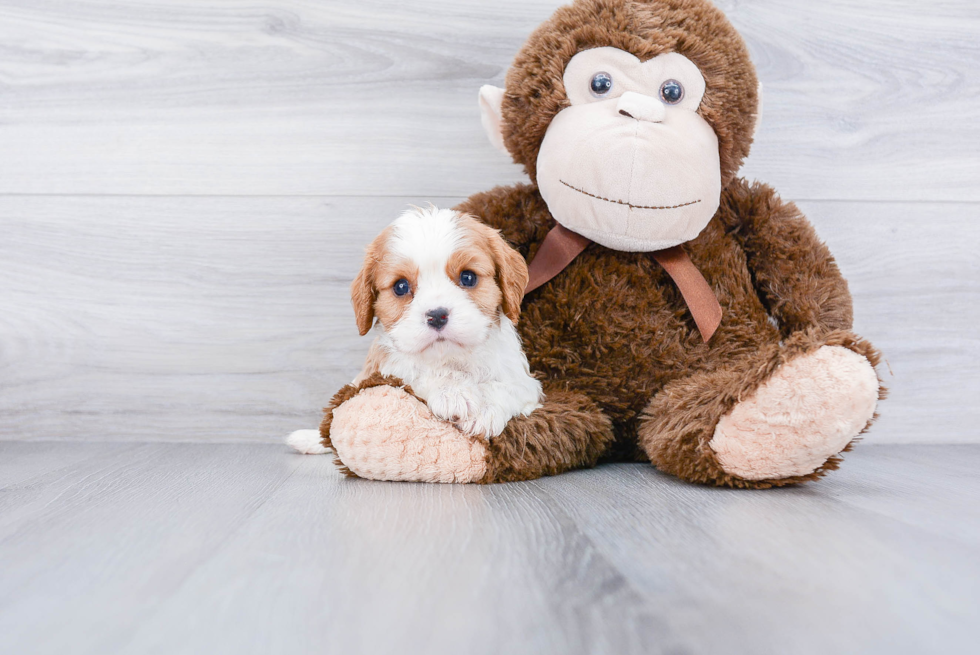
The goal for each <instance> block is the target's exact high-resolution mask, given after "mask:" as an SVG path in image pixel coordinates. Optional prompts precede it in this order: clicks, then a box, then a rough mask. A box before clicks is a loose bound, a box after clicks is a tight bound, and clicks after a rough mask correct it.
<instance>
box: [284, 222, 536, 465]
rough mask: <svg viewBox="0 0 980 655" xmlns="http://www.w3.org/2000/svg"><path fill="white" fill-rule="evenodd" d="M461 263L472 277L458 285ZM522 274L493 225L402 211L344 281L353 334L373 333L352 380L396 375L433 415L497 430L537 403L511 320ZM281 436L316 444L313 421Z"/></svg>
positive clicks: (464, 427)
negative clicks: (347, 282) (354, 327)
mask: <svg viewBox="0 0 980 655" xmlns="http://www.w3.org/2000/svg"><path fill="white" fill-rule="evenodd" d="M464 272H465V273H468V274H475V276H476V281H475V284H473V285H472V286H466V285H464V283H463V280H462V277H463V275H464ZM466 280H467V281H469V282H471V283H472V281H473V279H472V277H471V275H467V277H466ZM400 281H404V282H407V288H408V289H409V291H408V292H407V293H403V295H399V294H398V293H396V285H397V284H398V283H399V282H400ZM527 281H528V272H527V265H526V264H525V262H524V258H523V257H522V256H521V255H520V254H519V253H517V252H516V251H515V250H513V249H512V248H511V247H510V246H509V245H507V243H506V242H505V241H504V240H503V238H502V237H501V236H500V234H499V233H498V232H497V231H496V230H494V229H492V228H489V227H487V226H486V225H483V224H482V223H480V222H479V221H477V220H476V219H474V218H473V217H471V216H468V215H465V214H459V213H457V212H454V211H451V210H445V209H443V210H439V209H436V208H434V207H432V208H429V209H418V208H416V209H412V210H409V211H406V212H405V213H404V214H402V215H401V216H399V217H398V218H397V219H396V220H395V221H394V222H393V223H392V224H391V225H390V226H388V227H387V228H386V229H385V230H384V231H383V232H382V233H381V234H380V235H379V236H378V237H377V238H376V239H375V240H374V242H373V243H371V245H370V246H369V247H368V249H367V254H366V256H365V259H364V267H363V268H362V270H361V272H360V273H359V274H358V276H357V278H356V279H355V280H354V283H353V284H352V285H351V300H352V303H353V305H354V314H355V316H356V318H357V326H358V329H359V331H360V333H361V335H362V336H363V335H366V334H367V333H368V332H370V331H371V330H372V328H373V330H374V332H375V333H376V334H377V336H376V338H375V340H374V343H373V344H372V346H371V349H370V351H369V352H368V356H367V361H366V363H365V366H364V369H363V370H362V371H361V373H360V374H359V375H358V376H357V377H356V378H355V379H354V382H353V383H354V384H359V383H360V382H362V381H363V380H365V379H366V378H368V377H370V376H371V375H373V374H374V373H378V372H380V373H381V374H382V375H386V376H391V377H395V378H399V379H401V380H402V381H404V382H405V384H407V385H409V386H410V387H411V388H412V390H413V391H414V392H415V394H416V395H417V396H418V397H420V398H422V399H423V400H425V401H426V403H427V404H428V406H429V409H430V410H431V411H432V413H433V414H434V415H435V416H436V417H437V418H440V419H443V420H445V421H450V422H452V423H454V424H455V425H456V426H457V427H458V428H459V429H460V430H461V431H463V432H464V433H466V434H470V435H474V436H482V437H485V438H488V439H490V438H493V437H495V436H497V435H499V434H500V433H501V432H502V431H503V429H504V427H505V426H506V425H507V423H508V421H510V419H511V418H513V417H515V416H518V415H522V416H527V415H529V414H531V412H533V411H534V410H535V409H537V408H538V407H540V406H541V399H542V390H541V383H540V382H539V381H538V380H537V379H535V378H534V377H533V376H532V375H531V372H530V369H529V367H528V362H527V358H526V357H525V356H524V352H523V350H522V349H521V340H520V337H519V336H518V334H517V330H516V329H515V327H514V326H515V324H516V323H517V321H518V318H519V316H520V307H521V300H522V299H523V297H524V289H525V288H526V286H527ZM404 282H403V283H402V285H401V287H400V288H399V289H398V290H399V291H402V292H404V291H405V289H406V285H405V284H404ZM289 443H290V444H291V445H292V446H293V447H294V448H296V449H297V450H300V451H301V452H306V453H319V452H323V449H322V446H320V445H319V434H318V433H316V432H315V431H312V430H300V431H298V432H295V433H293V434H292V435H290V437H289Z"/></svg>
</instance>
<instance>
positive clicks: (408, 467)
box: [320, 375, 613, 483]
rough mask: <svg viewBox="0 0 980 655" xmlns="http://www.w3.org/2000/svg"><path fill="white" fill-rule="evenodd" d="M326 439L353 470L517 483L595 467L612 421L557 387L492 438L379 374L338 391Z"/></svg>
mask: <svg viewBox="0 0 980 655" xmlns="http://www.w3.org/2000/svg"><path fill="white" fill-rule="evenodd" d="M320 433H321V436H322V437H323V445H324V446H326V447H328V448H331V449H332V450H333V451H334V452H335V453H336V455H337V464H338V465H339V466H341V467H342V469H343V470H344V472H345V473H347V474H348V475H351V476H356V477H363V478H369V479H373V480H397V481H412V482H480V483H492V482H511V481H516V480H530V479H534V478H538V477H541V476H543V475H554V474H556V473H561V472H562V471H566V470H569V469H573V468H581V467H586V466H593V465H595V463H596V462H597V461H598V459H599V457H600V456H601V455H602V454H603V452H604V451H605V449H606V448H607V446H608V444H610V443H611V442H612V438H613V437H612V428H611V425H610V423H609V420H608V419H607V418H606V417H605V416H603V415H602V414H601V413H600V412H599V410H598V409H597V408H596V406H595V405H594V404H593V403H591V402H590V401H589V400H588V399H587V398H585V397H584V396H582V395H579V394H574V393H567V392H558V393H555V394H552V395H550V396H549V397H548V399H547V400H546V401H545V403H544V406H543V407H541V408H539V409H537V410H536V411H535V412H534V413H533V414H531V415H530V416H518V417H515V418H514V419H512V420H511V421H510V423H509V424H508V425H507V427H506V428H505V429H504V431H503V433H501V434H500V435H499V436H496V437H494V438H493V439H492V440H490V442H489V443H488V442H487V441H485V440H484V439H481V438H478V437H470V436H467V435H465V434H463V433H462V432H460V431H459V430H458V429H456V427H454V426H453V425H451V424H449V423H446V422H445V421H441V420H439V419H436V418H435V417H434V416H433V415H432V413H431V412H429V409H428V407H426V405H425V403H424V402H423V401H422V400H420V399H419V398H417V397H416V396H415V395H414V394H412V392H411V389H408V388H404V387H402V385H401V383H400V381H398V380H392V379H390V378H384V377H382V376H380V375H376V376H373V377H371V378H369V379H367V380H365V381H364V382H362V383H361V384H360V385H357V386H356V387H355V386H347V387H344V388H343V389H341V391H340V392H339V393H338V394H337V395H336V396H335V397H334V399H333V401H332V402H331V404H330V406H329V407H328V408H327V410H326V414H325V417H324V420H323V424H322V425H321V426H320Z"/></svg>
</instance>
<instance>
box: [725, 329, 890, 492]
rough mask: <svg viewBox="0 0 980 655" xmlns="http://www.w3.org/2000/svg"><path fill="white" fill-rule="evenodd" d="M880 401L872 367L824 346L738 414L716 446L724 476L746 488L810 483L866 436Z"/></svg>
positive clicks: (785, 369)
mask: <svg viewBox="0 0 980 655" xmlns="http://www.w3.org/2000/svg"><path fill="white" fill-rule="evenodd" d="M877 401H878V377H877V375H876V374H875V371H874V368H872V366H871V364H870V363H869V362H868V360H867V359H866V358H864V357H862V356H861V355H859V354H857V353H855V352H853V351H851V350H848V349H847V348H843V347H841V346H824V347H823V348H820V349H819V350H816V351H814V352H812V353H811V354H809V355H805V356H803V357H799V358H797V359H794V360H791V361H790V362H788V363H787V364H785V365H783V366H782V367H781V368H780V369H779V370H777V371H776V372H775V373H774V374H773V376H772V377H771V378H769V379H768V380H767V381H766V382H765V383H764V384H763V385H762V386H761V387H760V388H759V389H758V390H757V391H756V392H755V393H754V394H753V395H752V396H751V397H750V398H747V399H745V400H743V401H742V402H740V403H738V404H737V405H736V406H735V407H734V408H732V410H731V411H730V412H728V413H727V414H726V415H725V416H723V417H722V418H721V420H720V421H719V422H718V425H717V427H716V428H715V432H714V437H713V438H712V440H711V442H710V444H709V445H710V447H711V449H712V450H713V451H714V452H715V454H716V456H717V459H718V463H719V464H720V465H721V467H722V469H724V471H725V472H726V473H728V474H729V475H733V476H738V477H740V478H742V479H744V480H778V479H784V478H790V477H794V476H803V475H808V474H810V473H813V472H814V471H816V470H817V469H818V468H820V467H821V466H823V464H824V463H825V462H826V461H827V460H828V459H829V458H831V457H833V456H834V455H837V454H838V453H840V452H841V451H843V450H844V448H846V447H847V445H848V444H849V443H850V442H851V441H852V440H853V439H854V438H855V437H857V436H858V435H859V434H860V433H861V431H862V430H864V428H865V427H866V426H867V425H868V423H869V422H870V421H871V419H872V417H873V416H874V412H875V407H876V405H877Z"/></svg>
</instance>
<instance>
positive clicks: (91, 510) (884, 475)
mask: <svg viewBox="0 0 980 655" xmlns="http://www.w3.org/2000/svg"><path fill="white" fill-rule="evenodd" d="M978 469H980V446H971V445H965V446H902V445H880V446H864V447H862V448H859V449H858V450H857V451H856V452H854V453H852V454H851V455H849V456H848V458H847V462H846V463H845V466H844V467H843V469H842V470H841V471H839V472H838V473H837V474H836V475H834V476H832V477H831V478H829V479H827V480H825V481H823V482H820V483H817V484H812V485H809V486H805V487H800V488H796V489H787V490H777V491H766V492H745V491H727V490H717V489H707V488H701V487H694V486H691V485H688V484H683V483H680V482H678V481H676V480H674V479H672V478H670V477H668V476H665V475H662V474H660V473H658V472H656V471H654V470H653V469H652V468H650V467H647V466H642V465H615V466H604V467H600V468H599V469H597V470H594V471H583V472H578V473H573V474H568V475H564V476H560V477H557V478H551V479H544V480H539V481H536V482H531V483H522V484H509V485H501V486H494V487H479V486H428V485H413V484H398V483H379V482H366V481H361V480H347V479H345V478H343V477H341V476H340V475H339V474H338V473H337V472H336V470H335V469H334V468H333V466H332V463H331V461H330V459H329V458H327V457H304V456H300V455H294V454H291V453H289V452H288V451H287V450H286V448H285V447H283V446H277V445H268V444H174V443H142V444H140V443H87V442H83V443H65V442H30V443H28V442H20V443H17V442H5V443H4V442H0V480H2V481H3V484H2V486H0V652H3V653H11V654H13V653H31V654H38V653H73V654H84V653H92V654H99V655H105V654H109V653H166V654H168V655H174V654H177V653H236V654H240V655H244V654H247V653H261V654H269V653H303V652H321V653H322V652H336V653H349V654H354V653H395V652H397V653H404V654H406V655H409V654H412V653H426V654H438V653H471V654H480V653H508V654H510V653H535V654H538V655H540V654H547V653H559V654H562V655H571V654H575V653H615V654H626V653H645V654H649V653H675V654H676V653H753V654H765V653H773V654H779V655H787V654H792V653H888V654H894V653H939V652H960V653H964V652H970V651H971V648H975V647H976V645H977V643H980V641H978V640H980V628H978V625H980V557H978V552H980V477H978V476H977V475H976V472H977V470H978ZM974 652H975V651H974Z"/></svg>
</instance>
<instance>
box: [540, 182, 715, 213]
mask: <svg viewBox="0 0 980 655" xmlns="http://www.w3.org/2000/svg"><path fill="white" fill-rule="evenodd" d="M558 181H559V182H561V183H562V184H564V185H565V186H567V187H568V188H569V189H571V190H572V191H578V192H579V193H581V194H582V195H585V196H589V197H590V198H595V199H596V200H604V201H606V202H611V203H613V204H616V205H626V206H627V207H629V208H630V209H680V208H681V207H690V206H691V205H696V204H698V203H699V202H701V201H700V200H693V201H691V202H685V203H684V204H682V205H674V206H672V207H647V206H645V205H633V204H630V203H628V202H625V201H623V200H613V199H611V198H603V197H602V196H597V195H596V194H594V193H589V192H588V191H584V190H582V189H579V188H577V187H573V186H572V185H571V184H569V183H568V182H566V181H565V180H558Z"/></svg>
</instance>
